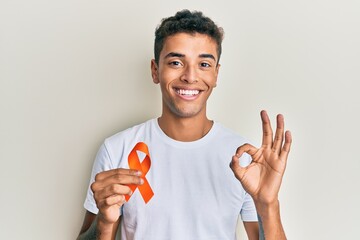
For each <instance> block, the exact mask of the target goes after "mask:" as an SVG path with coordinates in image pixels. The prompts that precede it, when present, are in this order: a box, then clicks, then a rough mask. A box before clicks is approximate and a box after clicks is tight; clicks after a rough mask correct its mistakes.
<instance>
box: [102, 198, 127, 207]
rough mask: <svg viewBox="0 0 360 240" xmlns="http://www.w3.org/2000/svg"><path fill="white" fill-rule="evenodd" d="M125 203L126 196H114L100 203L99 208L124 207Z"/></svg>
mask: <svg viewBox="0 0 360 240" xmlns="http://www.w3.org/2000/svg"><path fill="white" fill-rule="evenodd" d="M124 203H125V196H124V195H113V196H110V197H108V198H105V199H102V200H101V201H99V202H98V205H97V207H98V208H99V209H102V208H108V207H110V206H113V205H119V206H121V205H123V204H124Z"/></svg>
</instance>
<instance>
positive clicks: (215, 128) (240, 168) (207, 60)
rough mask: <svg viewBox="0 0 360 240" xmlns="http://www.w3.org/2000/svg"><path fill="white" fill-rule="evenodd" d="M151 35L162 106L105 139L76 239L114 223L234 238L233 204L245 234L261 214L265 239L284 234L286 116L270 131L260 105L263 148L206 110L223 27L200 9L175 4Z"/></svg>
mask: <svg viewBox="0 0 360 240" xmlns="http://www.w3.org/2000/svg"><path fill="white" fill-rule="evenodd" d="M155 35H156V37H155V59H153V60H152V61H151V73H152V78H153V81H154V83H156V84H159V85H160V88H161V92H162V103H163V105H162V115H161V116H160V117H159V118H158V119H152V120H149V121H147V122H145V123H143V124H140V125H137V126H134V127H132V128H130V129H127V130H125V131H123V132H120V133H118V134H116V135H114V136H112V137H110V138H108V139H106V140H105V142H104V144H103V145H102V146H101V148H100V150H99V152H98V155H97V157H96V160H95V163H94V167H93V172H92V179H91V185H90V188H89V191H88V195H87V198H86V201H85V204H84V206H85V208H86V209H87V213H86V215H85V219H84V223H83V227H82V229H81V232H80V235H79V238H78V239H114V238H115V235H116V232H117V229H118V227H119V226H121V239H122V240H130V239H146V240H152V239H171V240H176V239H182V240H202V239H214V240H215V239H216V240H219V239H235V227H236V222H237V218H238V215H239V213H240V215H241V218H242V220H243V222H244V227H245V230H246V232H247V234H248V238H249V239H251V240H252V239H259V226H258V223H257V215H259V216H260V218H261V220H262V225H263V229H264V232H265V238H266V239H277V240H279V239H286V237H285V234H284V231H283V228H282V224H281V221H280V213H279V203H278V191H279V188H280V185H281V180H282V176H283V174H284V171H285V165H286V161H287V156H288V153H289V150H290V145H291V135H290V132H286V133H285V134H284V119H283V116H282V115H278V117H277V128H276V133H275V137H274V140H273V133H272V129H271V126H270V121H269V118H268V116H267V114H266V112H265V111H262V112H261V119H262V123H263V124H262V125H263V143H262V146H261V147H260V148H255V147H254V146H252V145H250V144H249V143H247V141H246V140H245V139H244V138H242V137H240V136H238V135H236V134H235V133H233V132H231V131H230V130H228V129H226V128H225V127H223V126H221V125H220V124H219V123H217V122H214V121H211V120H209V119H208V118H207V115H206V103H207V99H208V97H209V96H210V94H211V92H212V90H213V88H214V87H216V81H217V76H218V72H219V68H220V64H219V59H220V55H221V41H222V38H223V32H222V29H221V28H219V27H217V26H216V25H215V24H214V22H213V21H212V20H210V19H209V18H207V17H204V16H203V15H202V13H201V12H190V11H187V10H184V11H181V12H178V13H177V14H176V15H175V16H173V17H169V18H167V19H164V20H163V21H162V23H161V25H160V26H159V27H158V28H157V30H156V33H155ZM284 135H285V136H284ZM239 146H240V147H239ZM234 153H235V155H234ZM245 153H247V154H245ZM250 156H251V157H250ZM251 159H252V162H251ZM230 161H231V163H230V168H229V162H230ZM250 162H251V163H250ZM249 163H250V165H249ZM234 175H235V177H234Z"/></svg>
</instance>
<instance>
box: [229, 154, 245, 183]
mask: <svg viewBox="0 0 360 240" xmlns="http://www.w3.org/2000/svg"><path fill="white" fill-rule="evenodd" d="M230 168H231V170H232V171H233V172H234V174H235V177H236V178H237V179H239V180H240V179H242V178H243V176H244V174H245V168H243V167H241V166H240V158H239V157H238V155H234V156H233V157H232V159H231V162H230Z"/></svg>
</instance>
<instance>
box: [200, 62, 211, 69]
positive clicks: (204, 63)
mask: <svg viewBox="0 0 360 240" xmlns="http://www.w3.org/2000/svg"><path fill="white" fill-rule="evenodd" d="M200 66H201V67H204V68H209V67H211V65H210V64H209V63H207V62H202V63H200Z"/></svg>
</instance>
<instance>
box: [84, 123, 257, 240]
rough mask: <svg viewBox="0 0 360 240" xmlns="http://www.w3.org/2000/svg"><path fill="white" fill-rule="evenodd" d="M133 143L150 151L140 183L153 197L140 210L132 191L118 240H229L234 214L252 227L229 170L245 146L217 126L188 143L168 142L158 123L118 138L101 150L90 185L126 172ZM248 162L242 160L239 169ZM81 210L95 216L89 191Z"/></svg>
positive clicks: (246, 200) (250, 208) (249, 207)
mask: <svg viewBox="0 0 360 240" xmlns="http://www.w3.org/2000/svg"><path fill="white" fill-rule="evenodd" d="M138 142H144V143H146V145H147V146H148V149H149V155H150V158H151V166H150V169H149V171H148V172H147V174H146V176H145V177H146V179H147V181H148V182H149V184H150V187H151V189H152V191H153V192H154V196H153V197H152V198H151V199H150V201H149V202H148V203H147V204H145V202H144V200H143V198H142V195H141V194H140V192H139V189H136V190H135V191H134V193H133V195H132V196H131V198H130V199H129V201H128V202H127V203H125V204H124V205H123V207H122V209H121V214H122V221H121V239H122V240H132V239H135V240H138V239H144V240H145V239H146V240H185V239H186V240H222V239H224V240H225V239H226V240H234V239H236V237H235V231H236V230H235V228H236V223H237V218H238V216H239V213H240V214H241V218H242V220H243V221H257V214H256V209H255V205H254V202H253V200H252V198H251V197H250V195H248V194H247V193H246V192H245V190H244V189H243V188H242V186H241V184H240V182H239V181H238V180H237V179H236V178H235V176H234V174H233V172H232V170H231V169H230V167H229V163H230V161H231V158H232V156H233V155H234V154H235V151H236V149H237V148H238V147H239V146H241V145H242V144H244V143H246V142H247V141H246V140H245V139H244V138H242V137H240V136H238V135H237V134H235V133H233V132H232V131H230V130H228V129H226V128H225V127H223V126H222V125H220V124H219V123H217V122H214V124H213V126H212V128H211V130H210V131H209V133H208V134H207V135H206V136H204V137H203V138H201V139H199V140H197V141H193V142H179V141H176V140H173V139H171V138H169V137H168V136H167V135H166V134H165V133H164V132H163V131H162V130H161V128H160V127H159V125H158V122H157V119H152V120H149V121H147V122H145V123H143V124H140V125H137V126H134V127H132V128H129V129H127V130H125V131H122V132H120V133H117V134H115V135H113V136H111V137H109V138H107V139H106V140H105V141H104V143H103V145H102V146H101V147H100V150H99V152H98V154H97V156H96V160H95V163H94V166H93V171H92V174H91V180H90V184H91V183H92V182H93V181H94V178H95V175H96V174H97V173H99V172H102V171H105V170H110V169H114V168H129V165H128V156H129V153H130V152H131V150H132V149H133V148H134V146H135V145H136V144H137V143H138ZM141 155H142V154H139V158H140V161H141V159H142V158H143V157H144V156H141ZM143 155H144V154H143ZM250 161H251V158H250V157H249V156H248V155H246V154H245V155H244V156H243V157H242V159H241V165H246V164H249V163H250ZM84 207H85V208H86V209H87V210H88V211H90V212H92V213H95V214H97V213H98V209H97V207H96V204H95V201H94V198H93V194H92V191H91V189H90V187H89V189H88V193H87V198H86V200H85V203H84Z"/></svg>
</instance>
